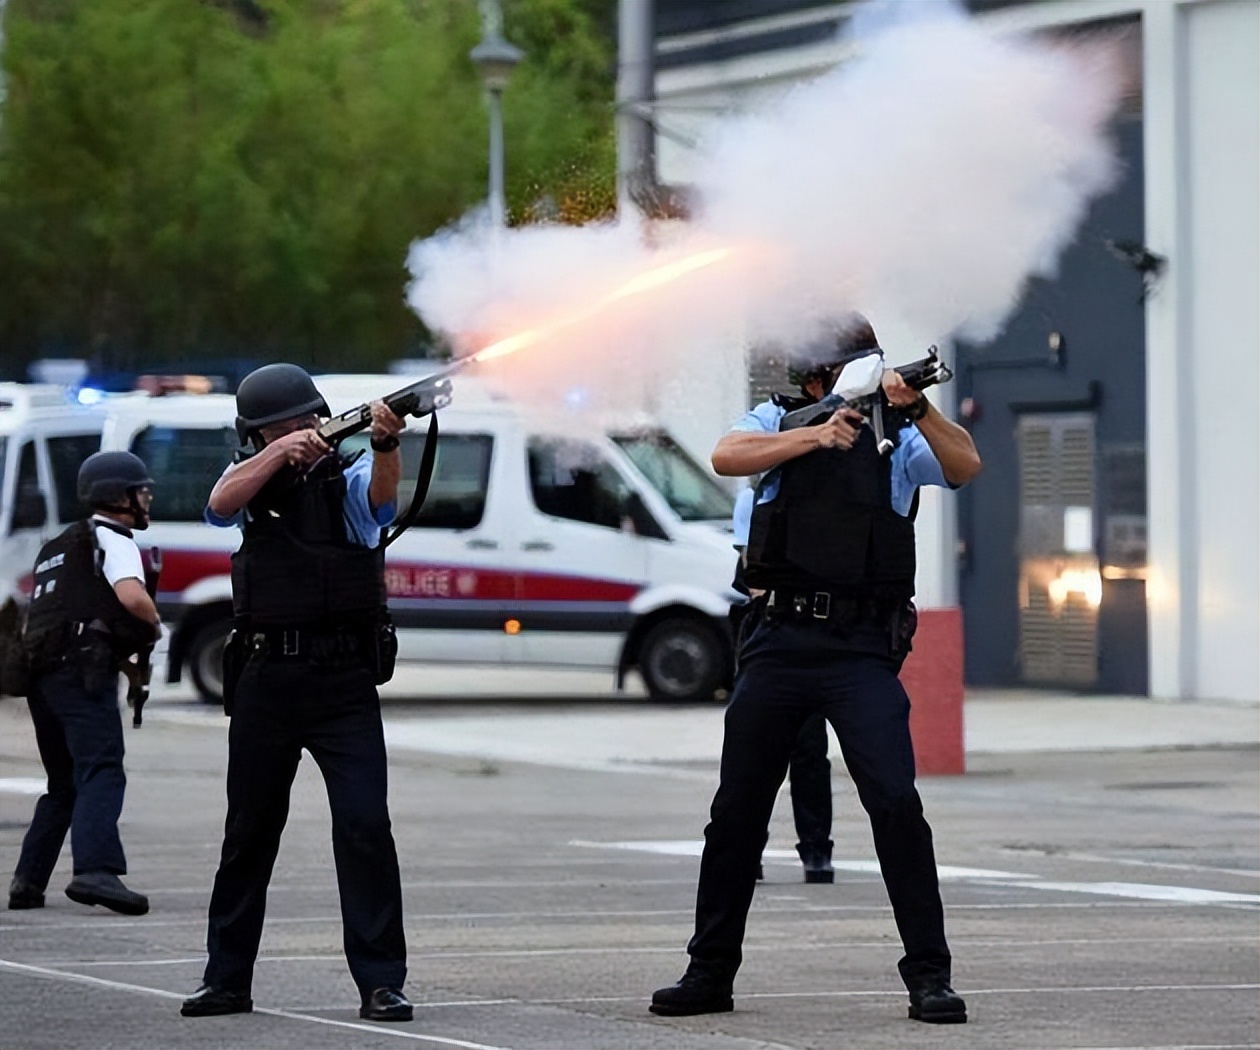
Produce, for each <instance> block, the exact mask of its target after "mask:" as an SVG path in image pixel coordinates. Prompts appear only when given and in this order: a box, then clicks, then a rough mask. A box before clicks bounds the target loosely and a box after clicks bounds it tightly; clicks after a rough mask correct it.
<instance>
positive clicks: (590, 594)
mask: <svg viewBox="0 0 1260 1050" xmlns="http://www.w3.org/2000/svg"><path fill="white" fill-rule="evenodd" d="M641 589H642V588H641V587H640V586H639V585H638V584H634V583H623V582H621V581H619V580H601V579H590V578H588V577H583V576H562V575H559V574H555V573H514V572H507V571H504V570H501V569H480V568H473V567H471V566H460V565H423V564H414V563H411V564H408V563H402V564H399V563H397V562H391V563H388V564H386V566H385V591H386V593H387V594H388V595H389V596H390V597H391V598H456V599H463V600H465V601H467V600H483V601H495V600H498V601H504V600H509V601H511V600H516V601H552V602H628V601H629V600H630V599H631V598H633V597H634V596H635V595H636V594H638V593H639V591H640V590H641Z"/></svg>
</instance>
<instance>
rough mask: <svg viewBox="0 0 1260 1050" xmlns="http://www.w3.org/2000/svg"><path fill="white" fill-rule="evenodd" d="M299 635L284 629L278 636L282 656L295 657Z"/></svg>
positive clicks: (294, 631)
mask: <svg viewBox="0 0 1260 1050" xmlns="http://www.w3.org/2000/svg"><path fill="white" fill-rule="evenodd" d="M300 641H301V635H300V634H299V633H298V632H297V631H296V630H293V631H291V630H289V629H287V628H286V629H285V630H284V631H283V632H282V633H281V635H280V652H281V655H282V656H297V655H298V651H299V643H300Z"/></svg>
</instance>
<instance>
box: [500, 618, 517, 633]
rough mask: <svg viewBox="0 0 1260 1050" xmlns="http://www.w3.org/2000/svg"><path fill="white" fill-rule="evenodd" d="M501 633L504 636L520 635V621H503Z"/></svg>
mask: <svg viewBox="0 0 1260 1050" xmlns="http://www.w3.org/2000/svg"><path fill="white" fill-rule="evenodd" d="M503 633H504V634H520V633H521V621H520V620H504V621H503Z"/></svg>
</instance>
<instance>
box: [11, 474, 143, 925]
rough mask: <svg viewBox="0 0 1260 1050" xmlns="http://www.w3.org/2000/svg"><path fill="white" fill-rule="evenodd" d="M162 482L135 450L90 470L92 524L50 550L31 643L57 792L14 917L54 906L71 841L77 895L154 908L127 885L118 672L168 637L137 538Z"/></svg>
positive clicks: (18, 885)
mask: <svg viewBox="0 0 1260 1050" xmlns="http://www.w3.org/2000/svg"><path fill="white" fill-rule="evenodd" d="M152 485H153V482H152V480H151V479H150V478H149V471H148V468H147V467H146V466H145V465H144V463H143V462H142V461H141V460H140V459H139V458H138V457H137V456H134V455H132V454H131V453H130V452H97V453H94V454H93V455H91V456H89V457H88V458H87V459H86V460H84V461H83V464H82V466H80V468H79V477H78V497H79V500H80V501H81V502H82V503H84V504H85V505H86V506H88V507H89V508H91V510H92V516H91V517H90V518H88V519H86V520H84V521H78V522H75V523H74V524H73V525H71V526H70V527H69V528H67V529H65V530H64V531H63V532H62V533H61V534H60V535H59V536H57V537H55V538H54V539H52V540H50V541H49V542H48V543H46V544H44V546H43V547H42V548H41V549H40V552H39V557H38V558H37V559H36V562H35V577H34V590H33V592H32V595H31V604H30V608H29V610H28V613H27V621H26V633H25V636H24V639H23V644H24V648H25V649H26V653H27V658H28V661H29V665H30V681H29V697H28V699H29V703H30V711H31V721H32V722H33V723H34V725H35V742H36V745H37V746H38V748H39V757H40V761H41V762H42V763H43V765H44V771H45V772H46V773H47V775H48V791H47V793H46V794H44V795H42V796H40V799H39V801H38V802H36V803H35V816H34V818H33V819H32V820H31V826H30V828H29V830H28V831H27V832H26V837H25V838H24V839H23V840H22V852H21V854H20V856H19V857H18V863H17V870H16V871H15V873H14V875H13V881H12V883H11V884H10V885H9V907H10V908H15V909H16V908H42V907H43V906H44V890H45V889H46V888H47V886H48V880H49V878H50V877H51V875H52V872H53V868H54V867H55V866H56V863H57V855H58V854H59V853H60V852H61V846H62V843H63V842H65V838H66V832H67V831H69V832H70V851H71V854H72V855H73V857H74V877H73V878H72V879H71V880H70V883H69V885H67V886H66V896H67V897H69V898H70V899H71V900H72V901H76V902H78V903H79V904H89V905H97V904H99V905H101V906H102V907H104V908H108V909H110V910H111V911H116V912H121V913H122V914H124V915H143V914H145V912H147V911H148V910H149V900H148V898H147V897H145V896H144V895H143V894H140V893H136V892H135V891H134V890H130V889H128V888H127V887H126V886H125V885H123V882H122V879H120V878H119V876H120V875H125V874H126V873H127V859H126V857H125V856H124V854H123V847H122V841H121V840H120V839H119V837H118V817H119V814H120V813H121V812H122V805H123V793H124V791H125V789H126V786H127V777H126V774H125V773H124V772H123V729H122V718H121V716H120V714H119V710H118V675H119V673H120V671H122V670H123V669H124V666H123V665H124V664H125V663H126V662H127V660H128V659H129V658H130V657H132V656H134V655H135V654H136V653H138V652H140V650H142V649H144V648H146V647H147V646H150V645H152V644H153V643H154V642H155V641H156V640H157V637H158V632H159V627H158V613H157V607H156V606H155V605H154V604H153V599H152V598H151V597H150V596H149V591H148V590H146V589H145V579H146V573H145V568H144V563H143V560H142V558H141V555H140V549H139V548H138V547H137V546H136V542H135V540H134V539H133V531H132V530H135V529H147V528H148V527H149V505H150V503H151V502H152V500H153V491H152Z"/></svg>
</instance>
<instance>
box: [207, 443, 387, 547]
mask: <svg viewBox="0 0 1260 1050" xmlns="http://www.w3.org/2000/svg"><path fill="white" fill-rule="evenodd" d="M371 484H372V462H371V459H370V457H368V456H360V457H359V458H358V459H356V460H355V461H354V462H353V463H351V464H350V466H348V467H347V468H346V501H345V505H344V507H343V509H342V514H343V516H344V518H345V521H346V534H347V535H348V536H349V537H350V539H351V540H353V541H354V542H355V543H358V544H361V545H362V546H364V547H375V546H376V545H377V544H378V543H380V540H381V529H382V528H384V527H385V526H386V525H388V524H389V523H390V522H391V521H393V520H394V511H395V507H394V504H393V503H382V504H381V505H380V506H379V507H377V508H376V510H375V511H373V510H372V501H371V499H370V498H369V497H368V489H369V488H370V487H371ZM205 519H206V521H207V522H208V523H209V524H211V525H217V526H218V527H219V528H221V529H223V528H228V527H230V526H232V525H237V526H242V525H244V524H245V511H244V510H238V511H237V512H236V513H235V514H233V515H232V516H231V517H230V518H222V517H220V516H219V515H218V514H216V513H215V512H214V511H212V510H211V509H210V508H209V507H206V511H205Z"/></svg>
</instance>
